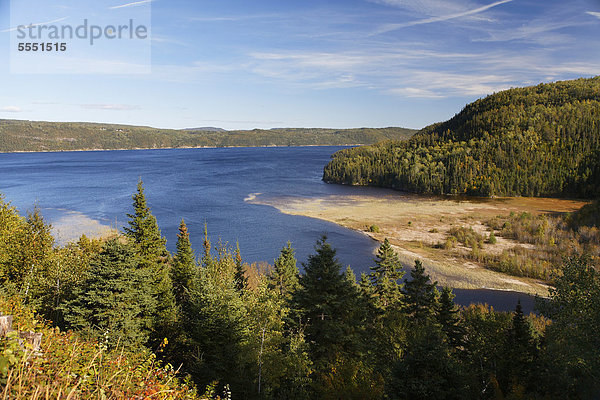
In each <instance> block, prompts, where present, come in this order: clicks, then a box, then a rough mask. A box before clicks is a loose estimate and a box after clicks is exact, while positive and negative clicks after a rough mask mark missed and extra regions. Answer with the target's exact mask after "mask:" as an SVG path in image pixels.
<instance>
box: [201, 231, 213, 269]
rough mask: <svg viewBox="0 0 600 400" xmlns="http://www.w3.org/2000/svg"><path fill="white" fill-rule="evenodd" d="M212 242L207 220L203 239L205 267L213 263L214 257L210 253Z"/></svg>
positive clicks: (203, 263)
mask: <svg viewBox="0 0 600 400" xmlns="http://www.w3.org/2000/svg"><path fill="white" fill-rule="evenodd" d="M210 250H211V244H210V238H209V237H208V227H207V226H206V222H205V223H204V239H203V241H202V266H203V267H204V268H207V267H209V266H210V265H211V264H212V263H213V258H212V256H211V255H210Z"/></svg>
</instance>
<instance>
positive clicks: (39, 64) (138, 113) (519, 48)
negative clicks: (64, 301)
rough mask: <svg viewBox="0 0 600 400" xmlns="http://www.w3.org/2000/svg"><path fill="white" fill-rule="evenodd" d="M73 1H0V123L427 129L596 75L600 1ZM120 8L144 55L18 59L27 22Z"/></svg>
mask: <svg viewBox="0 0 600 400" xmlns="http://www.w3.org/2000/svg"><path fill="white" fill-rule="evenodd" d="M82 1H83V0H43V1H42V0H0V49H1V50H0V51H1V52H2V53H3V56H2V57H0V119H27V120H44V121H89V122H106V123H123V124H132V125H148V126H154V127H160V128H192V127H206V126H215V127H221V128H225V129H253V128H274V127H328V128H350V127H386V126H400V127H408V128H422V127H424V126H426V125H428V124H431V123H434V122H439V121H443V120H446V119H448V118H450V117H452V116H453V115H454V114H456V113H458V112H459V111H460V110H461V109H462V108H463V107H464V106H465V105H466V104H467V103H469V102H472V101H474V100H476V99H478V98H481V97H484V96H486V95H488V94H491V93H494V92H497V91H500V90H504V89H508V88H511V87H517V86H526V85H535V84H538V83H540V82H551V81H557V80H565V79H574V78H578V77H592V76H595V75H599V74H600V51H599V50H600V0H572V1H568V2H566V1H564V0H543V1H542V0H444V1H441V0H344V1H341V0H333V1H323V0H252V1H248V0H215V1H203V0H187V1H184V0H153V1H151V0H137V1H132V0H93V4H94V5H93V6H92V5H89V7H91V8H89V9H86V8H85V7H83V6H82V4H85V1H83V2H82ZM27 2H29V3H27ZM24 4H28V5H27V7H26V8H23V5H24ZM89 4H92V3H89ZM92 8H93V9H92ZM24 10H25V11H24ZM23 13H27V14H26V15H24V14H23ZM127 15H130V16H134V17H135V21H136V23H142V22H143V23H144V24H147V25H149V26H148V28H149V29H148V30H149V32H151V33H150V34H149V36H148V38H147V39H146V40H144V41H143V45H142V46H138V44H140V43H142V41H138V42H135V43H134V42H133V41H129V42H127V41H120V42H118V41H115V40H113V41H109V40H106V39H99V40H98V42H97V43H96V44H95V45H94V46H89V45H87V43H86V42H84V41H82V40H80V41H78V42H75V41H71V42H69V49H68V50H67V51H66V52H65V53H64V54H50V55H44V54H39V53H38V54H36V55H33V54H31V55H25V54H23V53H19V52H17V51H16V47H17V45H18V40H17V39H15V34H16V31H15V29H16V26H17V24H20V23H21V22H20V21H21V20H22V19H23V18H24V20H27V22H26V23H27V24H32V25H35V24H42V23H45V24H49V23H53V24H70V25H72V26H76V25H78V24H80V23H81V22H82V20H83V19H84V18H89V20H90V21H92V22H97V23H98V24H104V25H102V26H106V25H107V24H109V23H112V21H121V20H123V18H127ZM17 17H19V18H20V19H19V20H18V21H17V19H18V18H17ZM26 56H27V57H31V58H29V59H27V58H23V57H26ZM24 60H25V61H24ZM55 64H56V65H55ZM54 67H56V68H64V70H63V71H62V72H57V71H55V68H54Z"/></svg>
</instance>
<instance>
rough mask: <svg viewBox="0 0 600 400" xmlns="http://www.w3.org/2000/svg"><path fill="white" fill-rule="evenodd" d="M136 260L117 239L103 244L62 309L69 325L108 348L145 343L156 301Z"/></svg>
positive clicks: (147, 272)
mask: <svg viewBox="0 0 600 400" xmlns="http://www.w3.org/2000/svg"><path fill="white" fill-rule="evenodd" d="M140 261H141V260H140V259H139V257H138V256H137V255H136V253H135V252H134V251H133V249H131V247H130V246H129V245H126V244H122V243H119V241H118V240H117V239H111V240H109V241H107V242H106V243H105V244H104V246H103V249H102V252H101V253H100V254H99V256H98V257H97V258H95V259H94V260H93V261H92V264H91V268H90V270H89V271H88V273H87V274H86V278H85V280H84V282H83V283H82V284H81V286H79V287H78V288H77V289H76V290H75V294H74V299H73V300H72V301H69V302H67V303H66V305H65V306H64V307H63V309H64V313H65V320H66V322H67V323H68V324H69V326H70V327H71V328H73V329H78V330H84V331H86V332H88V333H90V334H92V335H93V336H95V337H97V338H101V339H102V340H105V341H107V344H108V345H109V346H111V347H113V346H116V345H117V343H119V344H122V345H125V346H126V347H136V346H138V347H139V346H142V345H145V344H147V342H148V339H149V338H150V334H151V330H152V326H153V318H154V315H155V312H156V309H157V299H156V298H155V297H154V296H152V294H151V293H150V292H149V291H148V288H149V287H151V286H152V285H153V284H154V279H153V277H152V275H151V273H150V270H149V269H147V268H140V267H139V263H140Z"/></svg>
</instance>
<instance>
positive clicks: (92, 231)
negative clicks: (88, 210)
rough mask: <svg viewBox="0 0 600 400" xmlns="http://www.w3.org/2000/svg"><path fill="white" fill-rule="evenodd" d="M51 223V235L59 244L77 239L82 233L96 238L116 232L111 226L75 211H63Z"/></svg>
mask: <svg viewBox="0 0 600 400" xmlns="http://www.w3.org/2000/svg"><path fill="white" fill-rule="evenodd" d="M51 224H52V235H53V236H54V238H55V239H56V242H57V244H59V245H61V246H62V245H65V244H67V243H69V242H73V241H77V240H78V239H79V238H80V237H81V235H84V234H85V235H86V236H87V237H89V238H98V237H106V236H110V235H112V234H115V233H117V230H116V229H114V228H113V227H110V226H108V225H104V224H102V223H101V222H100V221H97V220H95V219H92V218H89V217H88V216H86V215H85V214H82V213H79V212H76V211H65V213H64V214H62V215H60V216H59V217H57V218H55V219H53V220H52V221H51Z"/></svg>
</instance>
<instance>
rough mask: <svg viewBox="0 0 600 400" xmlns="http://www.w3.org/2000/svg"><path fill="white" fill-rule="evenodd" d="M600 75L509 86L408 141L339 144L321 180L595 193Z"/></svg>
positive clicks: (458, 190)
mask: <svg viewBox="0 0 600 400" xmlns="http://www.w3.org/2000/svg"><path fill="white" fill-rule="evenodd" d="M599 120H600V77H595V78H591V79H577V80H574V81H565V82H556V83H550V84H540V85H537V86H532V87H526V88H517V89H510V90H506V91H503V92H499V93H496V94H493V95H490V96H488V97H486V98H484V99H480V100H477V101H475V102H474V103H471V104H469V105H467V106H466V107H465V108H464V109H463V110H462V111H461V112H460V113H459V114H457V115H455V116H454V117H453V118H451V119H450V120H448V121H446V122H442V123H437V124H434V125H431V126H428V127H426V128H424V129H423V130H421V131H420V132H418V133H417V134H415V135H414V136H413V137H412V138H411V139H410V140H408V141H406V142H397V141H386V142H383V143H379V144H376V145H373V146H367V147H359V148H353V149H346V150H342V151H339V152H338V153H336V154H335V155H334V156H333V159H332V161H331V162H330V163H329V164H328V165H327V166H326V167H325V170H324V174H323V179H324V180H325V181H326V182H335V183H344V184H350V185H372V186H383V187H391V188H396V189H401V190H407V191H414V192H419V193H433V194H451V195H459V194H467V195H477V196H578V197H586V198H594V197H597V196H598V195H599V194H600V156H599V155H600V124H598V121H599Z"/></svg>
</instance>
